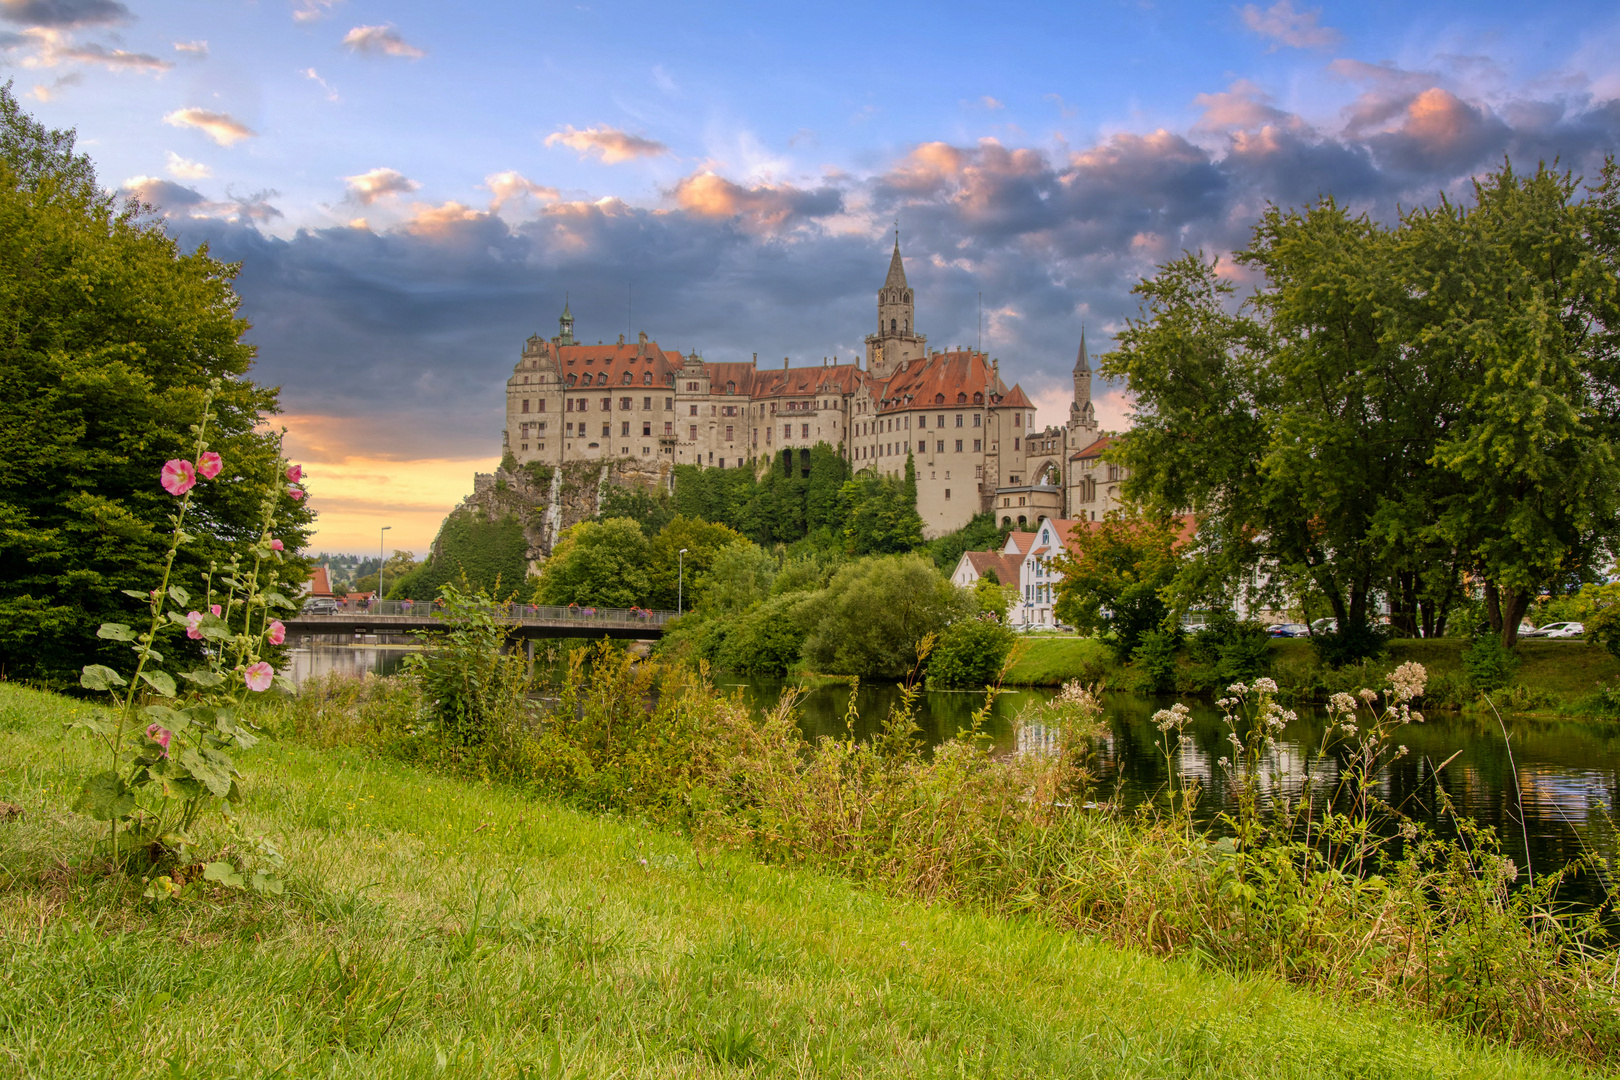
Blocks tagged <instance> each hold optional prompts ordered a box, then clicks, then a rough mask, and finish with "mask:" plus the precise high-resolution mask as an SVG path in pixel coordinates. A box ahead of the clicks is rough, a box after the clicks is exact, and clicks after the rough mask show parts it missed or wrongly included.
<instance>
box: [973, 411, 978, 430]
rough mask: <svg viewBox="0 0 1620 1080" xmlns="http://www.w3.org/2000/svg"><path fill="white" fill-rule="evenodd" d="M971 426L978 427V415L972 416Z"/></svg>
mask: <svg viewBox="0 0 1620 1080" xmlns="http://www.w3.org/2000/svg"><path fill="white" fill-rule="evenodd" d="M973 426H974V427H978V426H979V414H978V413H974V414H973Z"/></svg>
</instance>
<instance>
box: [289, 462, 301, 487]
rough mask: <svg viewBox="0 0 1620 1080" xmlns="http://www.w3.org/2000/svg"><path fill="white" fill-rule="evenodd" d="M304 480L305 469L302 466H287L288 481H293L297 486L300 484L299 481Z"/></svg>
mask: <svg viewBox="0 0 1620 1080" xmlns="http://www.w3.org/2000/svg"><path fill="white" fill-rule="evenodd" d="M303 478H304V467H303V466H302V465H289V466H287V479H288V480H291V481H292V482H293V483H295V484H296V483H298V481H300V480H302V479H303Z"/></svg>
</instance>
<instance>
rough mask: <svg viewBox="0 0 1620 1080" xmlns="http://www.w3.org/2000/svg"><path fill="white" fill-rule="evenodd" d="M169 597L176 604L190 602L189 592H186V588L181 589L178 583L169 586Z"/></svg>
mask: <svg viewBox="0 0 1620 1080" xmlns="http://www.w3.org/2000/svg"><path fill="white" fill-rule="evenodd" d="M169 598H170V599H171V600H173V601H174V602H175V603H177V604H182V605H184V604H189V603H191V594H190V593H188V592H186V590H184V589H182V588H181V587H180V586H178V585H170V586H169Z"/></svg>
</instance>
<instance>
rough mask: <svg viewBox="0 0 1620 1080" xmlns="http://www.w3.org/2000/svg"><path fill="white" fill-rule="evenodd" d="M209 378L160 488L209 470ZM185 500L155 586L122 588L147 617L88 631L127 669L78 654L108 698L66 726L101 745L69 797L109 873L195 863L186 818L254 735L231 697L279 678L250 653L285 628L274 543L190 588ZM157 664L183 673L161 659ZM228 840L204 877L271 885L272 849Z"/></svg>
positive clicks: (270, 481)
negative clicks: (91, 768) (111, 646)
mask: <svg viewBox="0 0 1620 1080" xmlns="http://www.w3.org/2000/svg"><path fill="white" fill-rule="evenodd" d="M221 385H222V382H221V380H217V379H216V380H214V382H213V383H212V385H211V386H210V388H209V390H208V393H207V395H206V396H205V397H204V405H203V415H202V420H201V422H200V423H199V424H197V425H195V426H193V427H192V429H191V430H192V433H193V434H194V436H195V443H194V444H193V448H192V452H191V454H190V455H189V457H188V458H187V459H179V458H177V459H175V460H172V461H169V462H167V463H165V464H164V465H163V467H162V470H161V473H160V478H159V479H160V482H161V484H162V486H163V490H164V491H166V492H168V493H169V494H170V495H173V496H177V497H179V496H186V495H187V493H188V492H190V491H191V490H192V489H193V488H194V487H195V486H196V485H197V482H198V480H199V479H201V480H210V479H213V478H215V477H217V476H219V475H220V474H221V473H222V471H223V468H224V460H223V458H222V457H221V455H219V454H218V453H215V452H212V451H209V450H208V449H207V445H208V444H207V442H206V439H207V437H208V435H209V429H210V427H211V426H212V423H213V420H214V412H213V401H214V398H215V395H217V394H218V392H219V389H220V386H221ZM287 468H288V466H287V462H286V461H284V460H280V459H279V458H278V459H277V460H276V462H275V464H274V466H273V468H271V469H267V470H265V472H264V474H263V475H262V478H261V480H260V482H259V483H258V484H256V485H252V486H254V487H256V489H257V496H256V497H257V498H258V500H259V503H258V505H259V510H260V516H259V520H258V523H257V528H256V529H255V530H254V531H252V532H251V533H248V535H250V536H253V537H265V538H267V537H269V536H270V535H271V534H272V533H273V532H275V531H276V529H277V525H276V517H277V514H278V513H279V512H281V511H282V510H284V509H285V506H286V504H285V503H283V502H282V501H281V494H282V492H283V491H284V490H285V487H284V481H283V480H282V474H283V472H284V471H285V470H286V469H287ZM300 494H302V492H300ZM190 509H191V500H190V499H189V497H188V498H182V499H180V501H179V502H178V503H177V504H176V506H175V509H174V511H173V513H172V514H171V516H170V520H171V521H172V522H173V526H174V527H173V532H172V533H171V536H170V540H169V544H168V557H167V559H166V560H162V561H159V563H158V566H159V569H160V572H161V580H159V581H158V582H157V587H156V588H151V589H148V588H144V587H143V588H141V589H126V590H124V591H125V592H126V593H127V594H128V595H129V596H131V597H132V598H134V599H135V600H136V601H138V602H139V604H140V607H141V608H142V609H143V610H144V611H146V612H147V613H148V616H149V619H150V622H149V623H148V624H147V625H145V626H142V627H131V626H128V625H126V624H124V623H103V624H102V625H101V627H100V628H99V629H98V630H97V631H96V634H97V637H99V638H101V639H102V640H103V641H104V642H107V643H113V642H122V643H125V644H126V645H127V646H128V647H129V648H130V650H131V651H132V652H134V653H135V657H136V660H135V663H134V664H133V665H132V667H133V670H125V671H123V672H120V671H118V670H114V669H113V668H111V667H107V666H104V665H102V664H89V665H86V666H85V667H84V669H83V671H82V672H81V674H80V677H79V684H80V685H81V686H83V687H84V688H85V689H88V690H97V691H104V692H106V693H107V694H108V695H109V697H110V698H111V704H112V708H111V709H109V710H107V711H106V712H102V711H100V710H97V711H95V712H92V713H87V714H86V715H85V716H83V717H82V718H80V719H79V720H77V721H76V722H75V723H74V724H72V725H71V726H72V727H75V728H78V729H81V730H84V731H87V732H88V733H89V734H91V735H92V736H94V737H95V738H96V739H97V740H98V741H99V742H100V744H101V745H102V747H103V748H104V750H105V754H106V756H105V758H104V759H103V760H104V761H105V762H106V764H105V766H104V767H103V768H102V769H101V771H99V772H96V773H95V774H94V775H91V776H87V777H85V778H84V782H83V784H82V785H81V787H80V795H79V797H78V800H77V801H76V802H75V803H74V806H73V808H74V809H75V810H77V811H79V812H81V813H83V814H86V815H87V816H88V817H90V818H93V819H94V820H96V821H99V822H106V823H107V828H108V831H107V832H106V833H105V834H103V839H102V843H101V845H100V846H101V848H102V849H103V850H106V851H108V852H110V853H111V860H110V866H111V869H112V870H113V872H115V873H119V872H122V871H123V870H124V861H125V859H126V858H128V857H129V856H131V855H133V854H135V853H137V852H138V853H140V857H141V858H142V859H143V860H145V861H149V862H165V863H172V864H173V865H176V866H189V865H192V864H195V863H196V862H197V861H198V854H199V853H198V852H196V851H195V850H193V847H194V845H195V844H196V842H197V841H196V840H194V839H193V838H192V835H193V834H192V829H193V827H194V826H195V825H196V824H197V822H198V820H199V815H201V814H203V813H204V811H206V810H208V809H210V808H215V809H223V810H224V811H226V812H227V814H229V812H230V811H231V810H232V809H233V807H234V804H235V803H236V802H237V801H238V800H240V799H241V792H240V790H239V789H238V788H237V786H236V780H237V778H238V777H239V776H240V775H241V774H240V773H239V772H238V770H237V766H236V763H235V761H233V758H234V757H235V756H236V755H237V754H238V753H239V752H240V751H243V750H247V749H249V748H250V747H252V746H253V745H254V743H256V742H257V741H258V739H257V737H256V736H255V735H254V734H253V731H252V727H251V724H250V723H249V722H248V720H247V719H246V717H245V716H244V710H243V708H242V706H243V705H244V704H245V703H246V702H247V701H248V700H249V699H250V698H252V697H253V696H254V695H257V694H263V693H264V692H266V691H268V690H269V689H270V688H271V687H272V686H276V685H280V686H282V687H283V688H286V687H287V685H288V684H287V683H286V681H285V680H284V679H281V678H280V677H278V676H277V675H276V673H275V670H274V669H273V668H272V667H271V666H270V664H269V662H268V661H266V660H265V659H263V650H264V649H265V648H267V647H268V646H270V645H280V644H281V643H282V642H284V641H285V640H286V634H287V628H286V625H285V624H284V623H282V622H281V621H280V619H278V618H276V616H277V615H278V614H285V613H286V612H288V611H294V610H297V605H296V604H294V603H293V602H292V601H291V600H289V599H288V598H287V596H286V593H287V592H288V591H290V590H289V589H287V585H288V584H290V583H287V582H282V581H281V580H280V574H281V568H280V562H281V560H280V558H277V557H273V555H274V551H275V550H280V549H282V548H283V547H284V545H283V544H282V543H281V542H280V541H277V544H276V547H275V549H271V548H270V547H269V546H268V545H267V544H266V543H265V542H264V541H262V540H256V541H255V542H253V543H251V544H249V545H245V546H244V547H243V548H241V549H238V551H237V553H236V554H234V555H232V556H230V557H229V558H228V559H225V560H222V561H220V562H217V563H212V564H210V565H209V566H208V569H207V570H206V571H204V572H202V573H201V574H199V575H198V577H200V579H201V580H200V586H199V584H198V583H195V582H192V581H185V580H184V577H183V575H182V574H181V572H180V570H179V565H184V564H177V562H176V557H177V556H178V555H179V554H180V552H181V549H182V548H183V547H185V546H186V545H189V544H193V543H195V542H197V540H198V539H199V537H198V536H196V535H194V533H198V532H205V531H211V526H213V525H215V524H216V523H214V522H211V521H208V522H204V523H203V525H202V527H201V528H199V527H198V525H196V524H194V523H193V521H192V520H191V519H190ZM215 539H222V537H220V536H218V535H216V536H215ZM199 589H200V594H199V595H196V596H193V593H192V591H193V590H199ZM227 611H228V612H230V615H229V616H228V617H227V616H226V615H225V613H226V612H227ZM166 635H172V636H166ZM193 643H195V644H193ZM188 661H189V664H188ZM167 662H177V663H179V664H181V665H185V666H189V667H190V668H191V670H183V669H182V668H177V667H171V668H169V670H164V668H165V667H167V666H168V663H167ZM137 718H139V719H137ZM141 720H144V721H146V722H145V723H141V722H140V721H141ZM142 731H144V732H145V738H144V739H143V738H141V732H142ZM132 742H134V743H135V744H136V745H134V746H132V745H131V743H132ZM232 850H233V851H234V852H235V854H232V855H227V856H222V861H220V862H218V863H213V864H210V865H209V870H210V873H209V874H208V875H207V878H206V880H208V881H210V882H222V883H226V887H231V888H251V889H253V890H255V891H258V892H269V893H279V892H281V889H282V885H281V881H280V879H279V877H278V876H277V874H278V873H279V869H280V867H282V866H283V865H284V864H283V862H282V859H281V856H280V855H279V854H276V853H275V851H274V849H273V848H270V847H269V846H268V845H266V844H264V843H262V842H259V841H250V842H249V843H248V844H247V845H245V846H244V845H237V846H235V847H234V848H233V849H232ZM227 859H228V860H229V861H224V860H227ZM204 861H206V859H205V860H204ZM102 865H107V864H102ZM216 868H217V869H216ZM188 876H189V875H188ZM209 887H212V886H209ZM145 895H146V896H147V897H149V898H162V899H170V898H173V896H174V895H175V894H174V893H173V892H172V891H171V892H167V893H163V894H162V895H161V896H157V894H154V893H153V892H152V891H150V890H149V891H148V892H147V893H146V894H145ZM185 895H191V893H186V894H185Z"/></svg>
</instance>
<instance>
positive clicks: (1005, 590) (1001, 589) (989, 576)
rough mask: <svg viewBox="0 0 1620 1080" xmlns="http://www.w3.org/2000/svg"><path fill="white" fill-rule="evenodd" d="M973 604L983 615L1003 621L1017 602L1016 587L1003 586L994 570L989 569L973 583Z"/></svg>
mask: <svg viewBox="0 0 1620 1080" xmlns="http://www.w3.org/2000/svg"><path fill="white" fill-rule="evenodd" d="M972 592H973V602H974V603H975V604H977V605H979V611H980V613H981V614H984V615H994V616H995V617H996V618H997V619H1002V620H1005V619H1006V618H1007V611H1008V609H1009V608H1011V607H1012V606H1013V604H1014V603H1016V602H1017V600H1018V586H1017V585H1003V584H1001V582H1000V581H999V580H998V579H997V577H996V568H995V567H993V566H992V567H990V568H989V569H988V570H986V571H985V574H984V576H983V577H981V578H980V579H979V580H978V581H975V582H974V583H973V589H972Z"/></svg>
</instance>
